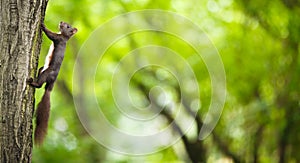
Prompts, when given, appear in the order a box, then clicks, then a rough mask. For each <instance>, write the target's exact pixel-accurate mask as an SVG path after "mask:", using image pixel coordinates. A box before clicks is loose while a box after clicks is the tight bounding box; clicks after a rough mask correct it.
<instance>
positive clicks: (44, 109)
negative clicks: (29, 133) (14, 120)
mask: <svg viewBox="0 0 300 163" xmlns="http://www.w3.org/2000/svg"><path fill="white" fill-rule="evenodd" d="M52 88H53V83H52V84H48V83H47V84H46V86H45V92H44V95H43V97H42V100H41V102H40V103H39V104H38V107H37V110H36V113H35V114H36V128H35V131H34V143H35V144H36V145H41V144H42V143H43V141H44V138H45V136H46V134H47V128H48V120H49V115H50V93H51V91H52Z"/></svg>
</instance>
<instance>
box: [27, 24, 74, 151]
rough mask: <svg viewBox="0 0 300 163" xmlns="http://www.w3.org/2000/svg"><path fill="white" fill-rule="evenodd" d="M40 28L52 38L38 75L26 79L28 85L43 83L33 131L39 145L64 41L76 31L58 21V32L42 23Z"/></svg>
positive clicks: (63, 52) (48, 111)
mask: <svg viewBox="0 0 300 163" xmlns="http://www.w3.org/2000/svg"><path fill="white" fill-rule="evenodd" d="M41 28H42V30H43V31H44V33H45V34H46V36H47V37H48V38H49V39H50V40H52V45H51V47H50V49H49V52H48V55H47V57H46V61H45V65H44V66H43V67H41V68H40V69H39V72H38V77H37V78H36V79H35V80H34V79H32V78H30V79H28V81H27V82H28V83H29V85H31V86H33V87H35V88H41V87H42V85H43V84H44V83H46V86H45V92H44V95H43V97H42V100H41V101H40V103H39V104H38V107H37V110H36V128H35V131H34V143H35V144H36V145H41V144H42V143H43V141H44V139H45V136H46V134H47V128H48V120H49V115H50V93H51V91H52V89H53V86H54V82H55V80H56V78H57V75H58V73H59V70H60V66H61V64H62V61H63V59H64V55H65V49H66V43H67V41H68V40H69V39H70V38H71V37H72V36H73V35H74V34H75V33H76V32H77V28H73V27H71V26H70V25H69V24H67V23H65V22H60V23H59V30H60V32H59V33H53V32H51V31H50V30H49V29H47V28H46V27H45V25H44V24H43V23H42V25H41Z"/></svg>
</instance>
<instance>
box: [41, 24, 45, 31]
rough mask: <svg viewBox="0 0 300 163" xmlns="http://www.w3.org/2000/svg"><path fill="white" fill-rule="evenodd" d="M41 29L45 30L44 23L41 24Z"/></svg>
mask: <svg viewBox="0 0 300 163" xmlns="http://www.w3.org/2000/svg"><path fill="white" fill-rule="evenodd" d="M41 28H42V30H44V29H45V28H46V27H45V24H44V22H42V23H41Z"/></svg>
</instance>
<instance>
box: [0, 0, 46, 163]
mask: <svg viewBox="0 0 300 163" xmlns="http://www.w3.org/2000/svg"><path fill="white" fill-rule="evenodd" d="M47 1H48V0H36V1H33V0H22V1H21V0H1V1H0V162H1V163H7V162H13V163H15V162H31V152H32V144H33V143H32V117H33V112H34V89H33V88H31V87H29V86H28V85H27V84H26V79H28V78H29V77H30V76H31V77H33V76H34V75H35V74H36V70H37V64H38V56H39V53H40V46H41V41H42V38H41V30H40V22H41V20H43V17H44V14H45V9H46V5H47Z"/></svg>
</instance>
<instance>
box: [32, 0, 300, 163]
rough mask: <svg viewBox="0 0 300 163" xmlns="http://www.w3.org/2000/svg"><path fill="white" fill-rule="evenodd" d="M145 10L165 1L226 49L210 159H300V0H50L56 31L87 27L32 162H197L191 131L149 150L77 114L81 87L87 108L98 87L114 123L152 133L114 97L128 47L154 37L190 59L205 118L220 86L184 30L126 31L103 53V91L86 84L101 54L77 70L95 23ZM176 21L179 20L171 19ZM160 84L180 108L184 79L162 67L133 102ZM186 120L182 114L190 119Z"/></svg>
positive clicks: (134, 87) (74, 46)
mask: <svg viewBox="0 0 300 163" xmlns="http://www.w3.org/2000/svg"><path fill="white" fill-rule="evenodd" d="M142 9H162V10H167V11H172V12H176V13H178V14H180V15H184V16H186V17H187V18H188V19H190V20H191V21H193V22H194V23H195V24H197V25H198V26H199V27H201V28H202V29H203V30H204V31H205V32H206V33H207V35H208V36H209V37H210V39H211V40H212V42H213V43H214V44H215V46H216V48H217V49H218V50H219V53H220V55H221V58H222V61H223V63H224V66H225V72H226V79H227V89H226V91H227V98H226V104H225V107H224V111H223V114H222V116H221V119H220V121H219V122H218V125H217V127H216V128H215V130H214V132H213V134H211V135H210V136H209V137H208V138H207V139H205V140H204V141H203V144H204V147H205V150H206V152H207V153H208V154H207V155H205V154H204V153H202V151H199V152H198V153H199V155H205V157H206V160H207V162H217V161H219V162H223V161H229V162H230V161H233V160H234V161H237V159H238V160H239V161H241V162H255V161H256V162H281V161H283V162H300V156H299V153H298V151H299V150H300V149H299V146H298V144H300V139H299V138H300V132H299V127H297V124H299V123H300V114H299V111H300V110H299V108H300V101H299V99H300V94H299V92H300V87H299V83H300V81H299V80H300V78H299V74H300V65H299V62H300V58H299V53H300V50H299V47H300V46H299V42H300V7H299V2H298V1H286V0H274V1H267V0H253V1H247V0H235V1H234V0H206V1H199V0H189V1H181V0H172V1H171V0H167V1H150V0H142V1H136V0H132V1H131V0H114V1H105V0H101V1H92V0H81V1H77V0H67V1H58V0H51V1H49V3H48V8H47V13H46V17H45V24H46V25H47V26H48V27H49V28H50V29H52V30H55V29H56V28H57V25H56V24H58V23H59V22H60V21H66V22H69V23H71V24H72V25H73V26H74V27H77V28H78V30H79V31H78V33H77V34H76V35H75V37H74V38H72V39H71V40H70V42H69V43H68V46H67V51H66V57H65V60H64V62H63V65H62V68H61V71H60V74H59V77H58V81H57V83H56V86H55V89H54V91H53V92H54V93H53V94H52V95H51V100H52V101H51V104H52V110H51V117H50V122H49V123H50V124H49V130H48V135H47V138H46V141H45V143H44V145H43V146H42V147H40V148H37V147H36V148H34V151H33V162H38V163H42V162H72V163H73V162H75V163H76V162H93V163H94V162H187V161H190V158H189V156H188V154H187V152H186V151H185V148H184V144H183V141H182V140H180V141H178V142H177V143H175V144H174V145H173V146H171V147H169V148H167V149H164V150H161V151H158V152H156V153H154V154H149V155H145V156H130V155H123V154H119V153H116V152H114V151H111V150H109V149H107V148H105V147H103V146H101V145H100V144H99V143H98V142H96V141H95V140H94V139H93V138H92V137H90V135H89V134H88V133H87V132H86V131H85V129H84V127H83V126H82V125H81V123H80V120H79V119H78V117H77V114H76V110H75V106H74V103H73V96H75V97H82V99H83V101H84V103H83V105H84V108H89V107H91V104H90V103H91V101H92V100H93V98H94V97H93V93H94V91H95V92H96V98H97V100H98V103H99V106H101V108H104V109H102V110H103V113H104V114H105V116H107V117H108V119H109V121H110V123H111V124H113V125H114V126H115V127H118V128H121V130H125V131H130V132H133V133H136V134H139V133H143V132H149V130H147V128H144V130H140V126H139V125H137V126H134V125H131V124H125V123H124V122H127V121H124V116H123V115H122V112H120V111H119V110H118V109H116V108H117V107H116V104H115V101H114V98H113V97H112V90H111V78H112V76H113V72H114V70H115V68H116V66H117V65H118V63H119V61H120V60H121V59H122V58H123V57H124V56H126V55H127V54H128V53H129V52H130V51H132V50H134V49H136V48H139V47H142V46H144V45H150V44H151V45H159V46H163V47H167V48H170V49H172V50H173V51H175V52H176V53H178V54H180V55H181V56H182V57H183V58H184V59H185V60H186V61H187V62H188V63H189V65H190V66H191V68H192V69H193V71H194V72H195V76H196V78H197V82H198V84H199V86H200V97H201V100H200V101H201V109H200V111H199V112H198V115H199V117H201V118H203V117H204V116H205V113H206V112H207V109H208V107H209V105H210V102H211V99H210V98H211V95H212V85H211V79H210V76H209V73H208V70H207V68H206V65H205V63H204V62H203V59H202V58H201V57H199V56H198V54H196V51H195V50H194V49H193V48H192V47H191V46H190V45H188V44H187V43H186V42H184V41H183V40H180V39H179V38H177V37H176V36H172V35H169V34H166V33H160V32H150V31H149V32H141V33H134V34H131V35H129V36H127V37H124V38H122V39H120V40H119V41H118V42H116V43H115V44H114V45H112V46H111V47H110V48H109V49H108V50H107V51H106V53H105V55H104V56H103V59H102V60H101V62H99V65H98V67H97V71H96V74H95V81H94V83H95V90H90V89H91V88H90V85H87V84H86V83H89V82H90V81H88V80H89V79H87V74H90V73H89V72H87V71H88V67H89V65H90V64H92V63H95V62H97V61H95V60H94V58H93V56H89V54H86V56H83V57H82V56H81V57H80V58H79V60H80V63H81V67H82V69H80V70H74V63H75V61H76V59H78V58H77V52H78V51H79V49H80V47H81V46H82V45H83V43H84V41H85V40H86V39H87V38H88V37H89V36H90V35H91V33H92V31H93V30H94V29H96V28H98V27H99V26H100V25H102V24H104V23H105V22H106V21H108V20H109V19H111V18H113V17H114V16H118V15H120V14H123V13H126V12H130V11H136V10H142ZM169 26H171V27H172V28H178V27H176V26H175V25H172V24H169ZM108 32H113V31H108ZM43 40H44V42H43V47H42V53H41V57H40V58H41V59H40V65H43V63H44V58H45V55H46V54H47V50H48V49H47V48H48V47H49V45H50V41H49V40H48V39H47V38H46V37H44V39H43ZM131 63H132V64H130V65H126V66H127V68H128V69H130V67H134V66H135V65H136V64H138V63H139V60H138V59H136V60H132V61H131ZM174 68H176V69H181V67H180V65H174ZM73 72H75V73H77V74H78V75H79V76H80V77H81V80H82V81H77V82H82V84H83V88H84V89H83V90H82V92H72V91H73V88H72V86H73V83H72V78H73V76H72V74H73ZM141 85H142V86H144V87H145V88H142V87H141ZM157 85H160V86H161V87H162V88H164V89H165V90H167V91H166V92H167V93H168V94H169V95H170V97H172V98H171V99H169V100H171V101H172V102H173V103H174V105H175V106H176V108H177V107H179V106H177V105H178V103H179V102H180V98H181V97H180V94H179V93H178V92H179V91H178V87H179V84H178V81H177V80H176V78H175V77H174V75H172V74H171V73H169V72H168V71H165V70H163V69H161V68H160V67H156V66H153V67H148V68H144V69H142V70H140V71H138V72H137V73H136V74H134V76H133V78H132V80H131V82H130V86H129V88H130V93H131V96H132V101H133V103H134V104H136V105H138V106H147V105H149V101H148V97H147V96H148V95H149V94H148V93H147V94H145V90H147V91H149V90H150V89H151V88H152V87H153V86H157ZM42 93H43V90H38V91H37V101H39V99H40V98H41V94H42ZM161 119H163V120H160V121H159V122H158V123H152V125H153V126H155V125H156V128H155V129H157V130H158V129H161V128H164V127H166V126H168V121H167V120H166V118H164V117H163V116H162V118H161ZM184 121H185V119H182V121H181V122H182V123H184ZM151 122H152V121H151ZM153 122H156V121H153ZM181 122H178V123H181ZM148 125H149V124H148ZM153 126H152V127H153ZM194 128H196V127H195V126H194ZM153 130H154V129H153ZM151 131H152V130H151ZM104 132H105V131H104ZM172 134H174V133H172ZM197 134H198V133H197V132H196V130H195V131H191V132H188V134H187V137H188V139H189V140H191V142H193V141H192V140H194V139H195V137H197ZM218 140H220V141H218ZM162 148H163V145H162ZM196 152H197V151H196ZM235 157H236V159H235Z"/></svg>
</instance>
